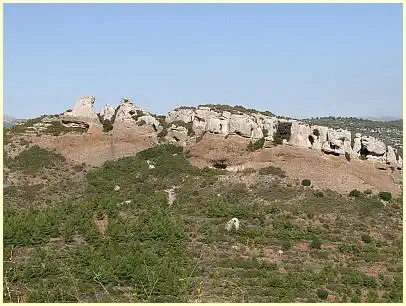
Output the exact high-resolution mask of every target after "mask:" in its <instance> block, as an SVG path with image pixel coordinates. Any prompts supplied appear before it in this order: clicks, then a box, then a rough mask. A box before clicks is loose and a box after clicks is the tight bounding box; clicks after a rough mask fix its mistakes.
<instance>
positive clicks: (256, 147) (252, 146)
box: [247, 137, 265, 152]
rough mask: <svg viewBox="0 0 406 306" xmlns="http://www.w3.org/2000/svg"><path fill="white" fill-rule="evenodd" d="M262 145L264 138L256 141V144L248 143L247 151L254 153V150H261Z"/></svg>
mask: <svg viewBox="0 0 406 306" xmlns="http://www.w3.org/2000/svg"><path fill="white" fill-rule="evenodd" d="M264 143H265V138H264V137H262V138H261V139H258V140H257V141H256V142H254V143H252V142H251V141H250V143H249V144H248V146H247V150H248V151H249V152H254V151H256V150H259V149H261V148H263V147H264Z"/></svg>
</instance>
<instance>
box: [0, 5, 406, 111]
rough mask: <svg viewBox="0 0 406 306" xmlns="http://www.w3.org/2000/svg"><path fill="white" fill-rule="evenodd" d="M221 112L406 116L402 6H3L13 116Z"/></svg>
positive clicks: (7, 97) (8, 104)
mask: <svg viewBox="0 0 406 306" xmlns="http://www.w3.org/2000/svg"><path fill="white" fill-rule="evenodd" d="M88 95H93V96H95V97H96V103H95V104H96V105H95V106H96V107H95V110H96V111H97V112H99V111H100V110H101V107H102V106H103V105H104V104H110V105H117V104H118V103H119V101H120V99H121V98H124V97H131V98H133V99H134V100H135V102H136V104H138V105H139V106H141V107H143V108H145V109H146V110H148V111H151V112H154V113H166V112H168V111H169V110H170V109H172V108H174V107H177V106H181V105H198V104H206V103H221V104H230V105H243V106H245V107H249V108H255V109H258V110H269V111H272V112H274V113H276V114H278V115H285V116H291V117H295V118H303V117H311V116H314V117H316V116H329V115H333V116H380V115H386V116H396V117H401V116H402V7H401V5H400V4H227V5H226V4H165V5H163V4H149V5H147V4H93V5H89V4H35V5H34V4H32V5H27V4H19V5H15V4H5V8H4V112H5V113H6V114H10V115H13V116H15V117H18V118H29V117H36V116H39V115H41V114H44V113H46V114H54V113H60V112H63V111H65V110H66V109H68V108H73V106H74V104H75V102H76V100H77V99H78V98H79V97H81V96H88Z"/></svg>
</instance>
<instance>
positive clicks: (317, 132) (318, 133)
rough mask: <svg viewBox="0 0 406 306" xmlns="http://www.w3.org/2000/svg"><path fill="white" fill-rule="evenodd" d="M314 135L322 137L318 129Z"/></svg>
mask: <svg viewBox="0 0 406 306" xmlns="http://www.w3.org/2000/svg"><path fill="white" fill-rule="evenodd" d="M313 135H314V136H317V137H319V136H320V132H319V130H318V129H315V130H314V131H313Z"/></svg>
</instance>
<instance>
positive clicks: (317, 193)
mask: <svg viewBox="0 0 406 306" xmlns="http://www.w3.org/2000/svg"><path fill="white" fill-rule="evenodd" d="M314 195H315V196H316V197H318V198H322V197H324V193H323V192H322V191H320V190H317V191H315V192H314Z"/></svg>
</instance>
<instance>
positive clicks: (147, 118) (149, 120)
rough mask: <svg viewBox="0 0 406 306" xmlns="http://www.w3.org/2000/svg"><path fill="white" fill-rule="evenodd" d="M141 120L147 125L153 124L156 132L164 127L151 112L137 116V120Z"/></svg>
mask: <svg viewBox="0 0 406 306" xmlns="http://www.w3.org/2000/svg"><path fill="white" fill-rule="evenodd" d="M141 121H144V122H145V123H146V124H147V125H151V126H153V127H154V130H155V131H156V132H160V131H161V130H162V129H163V128H162V126H161V123H160V122H159V120H158V119H156V118H155V117H154V116H151V115H149V114H147V115H142V116H140V117H138V118H137V122H141Z"/></svg>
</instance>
